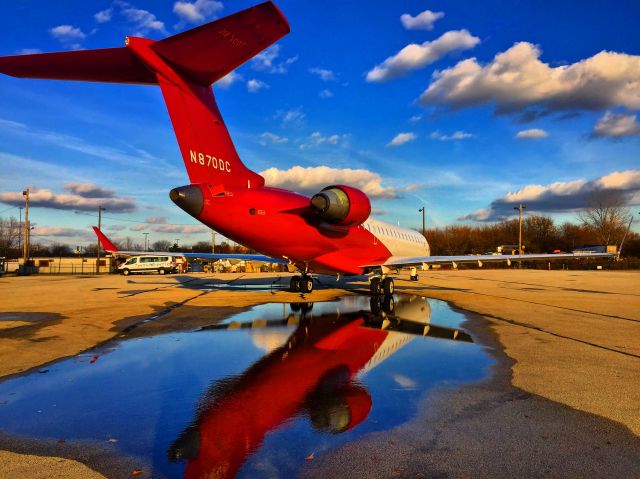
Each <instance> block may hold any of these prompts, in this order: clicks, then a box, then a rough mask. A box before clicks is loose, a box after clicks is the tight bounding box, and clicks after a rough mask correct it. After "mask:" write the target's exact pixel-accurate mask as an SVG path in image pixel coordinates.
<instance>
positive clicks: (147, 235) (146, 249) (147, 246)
mask: <svg viewBox="0 0 640 479" xmlns="http://www.w3.org/2000/svg"><path fill="white" fill-rule="evenodd" d="M142 234H143V235H144V250H145V251H149V233H142Z"/></svg>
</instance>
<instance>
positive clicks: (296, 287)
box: [289, 276, 302, 293]
mask: <svg viewBox="0 0 640 479" xmlns="http://www.w3.org/2000/svg"><path fill="white" fill-rule="evenodd" d="M301 279H302V278H300V276H292V277H291V281H290V282H289V290H290V291H291V292H292V293H299V292H300V280H301Z"/></svg>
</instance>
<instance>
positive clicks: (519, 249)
mask: <svg viewBox="0 0 640 479" xmlns="http://www.w3.org/2000/svg"><path fill="white" fill-rule="evenodd" d="M526 208H527V207H526V206H525V205H523V204H522V203H520V204H519V205H518V206H517V207H515V206H514V208H513V209H514V210H518V213H519V216H520V219H519V221H518V254H519V255H522V210H524V209H526Z"/></svg>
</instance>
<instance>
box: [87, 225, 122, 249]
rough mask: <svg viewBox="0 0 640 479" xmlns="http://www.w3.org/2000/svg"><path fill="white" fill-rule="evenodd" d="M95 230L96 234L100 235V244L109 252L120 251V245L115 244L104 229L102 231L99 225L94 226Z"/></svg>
mask: <svg viewBox="0 0 640 479" xmlns="http://www.w3.org/2000/svg"><path fill="white" fill-rule="evenodd" d="M93 232H94V233H95V234H96V236H97V237H98V241H100V244H101V245H102V247H103V248H104V250H105V251H106V252H107V253H117V252H118V247H117V246H116V245H114V244H113V243H112V242H111V240H109V238H107V236H106V235H105V234H104V233H103V232H102V231H100V229H99V228H98V227H97V226H93Z"/></svg>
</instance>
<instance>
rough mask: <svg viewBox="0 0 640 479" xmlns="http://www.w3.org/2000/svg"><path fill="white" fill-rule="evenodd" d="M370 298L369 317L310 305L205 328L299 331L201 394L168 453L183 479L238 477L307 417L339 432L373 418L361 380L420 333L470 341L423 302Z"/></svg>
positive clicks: (321, 427) (315, 424)
mask: <svg viewBox="0 0 640 479" xmlns="http://www.w3.org/2000/svg"><path fill="white" fill-rule="evenodd" d="M379 301H380V300H379V299H377V298H376V299H372V303H371V311H359V312H351V313H346V314H340V313H339V312H337V313H336V314H324V315H320V316H313V314H312V309H313V304H312V303H302V304H298V305H292V309H298V308H299V310H300V315H299V317H296V316H295V315H293V314H291V315H289V317H288V318H285V319H282V320H275V321H274V320H269V321H257V322H253V323H237V322H232V323H230V324H225V325H214V326H210V327H208V328H207V329H223V328H224V329H236V328H246V327H253V328H268V327H282V326H285V325H289V326H291V325H295V324H296V323H297V327H296V329H295V331H294V332H293V333H292V334H291V335H290V336H289V337H288V339H287V341H286V342H285V344H284V345H282V346H280V347H278V348H276V349H274V350H273V351H271V352H270V353H269V354H268V355H267V356H265V357H263V358H262V359H260V360H259V361H257V362H256V363H254V364H253V365H252V366H251V367H250V368H249V369H247V370H246V371H245V372H244V373H243V374H242V375H241V376H238V377H231V378H225V379H222V380H219V381H217V382H216V383H214V384H213V385H212V386H211V387H210V388H209V389H208V391H207V392H206V393H205V394H204V395H203V397H202V400H201V406H200V407H199V408H198V412H197V417H196V419H195V421H194V422H193V423H192V425H191V426H189V427H188V428H187V429H185V430H184V431H183V433H182V434H181V435H180V436H179V437H178V438H177V439H176V441H175V442H174V443H173V444H172V445H171V447H170V448H169V451H168V458H169V460H170V461H172V462H178V461H186V462H187V464H186V469H185V475H184V476H185V477H186V478H200V477H217V478H222V477H234V476H235V475H236V473H237V472H238V470H239V469H240V467H241V466H242V464H243V463H244V462H245V460H246V459H247V458H248V457H249V456H250V455H251V454H252V453H253V452H254V451H256V450H257V449H258V448H259V447H260V446H261V445H262V442H263V439H264V436H265V435H266V434H267V433H268V432H270V431H272V430H274V429H276V428H278V427H279V426H280V425H282V424H283V423H285V422H286V421H287V420H289V419H290V418H293V417H295V416H307V417H308V418H309V419H310V421H311V424H312V426H313V427H314V428H315V429H316V430H320V431H324V432H327V433H331V434H340V433H342V432H345V431H348V430H350V429H353V428H355V427H356V426H357V425H358V424H360V423H361V422H362V421H364V420H365V419H366V418H367V416H368V415H369V411H370V410H371V406H372V398H371V396H370V394H369V392H368V391H367V390H366V389H365V388H364V386H363V385H361V384H359V382H358V377H359V376H361V375H363V374H365V373H366V372H367V371H370V370H371V369H373V368H374V367H375V366H377V365H378V364H380V363H381V362H382V361H384V360H385V359H386V358H388V357H389V356H391V355H392V354H394V353H395V352H396V351H398V350H399V349H400V348H402V347H403V346H404V345H406V344H407V343H408V342H410V341H411V340H412V339H414V338H415V337H416V336H417V335H420V336H432V337H437V338H442V339H451V340H457V341H465V342H472V339H471V337H470V336H469V335H468V334H467V333H465V332H463V331H460V330H457V329H451V328H445V327H441V326H436V325H431V324H429V323H430V313H431V310H430V307H429V303H428V301H427V299H426V298H420V297H416V296H407V297H403V298H401V299H400V300H399V302H398V303H397V304H395V303H393V302H387V304H381V303H380V302H379Z"/></svg>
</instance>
